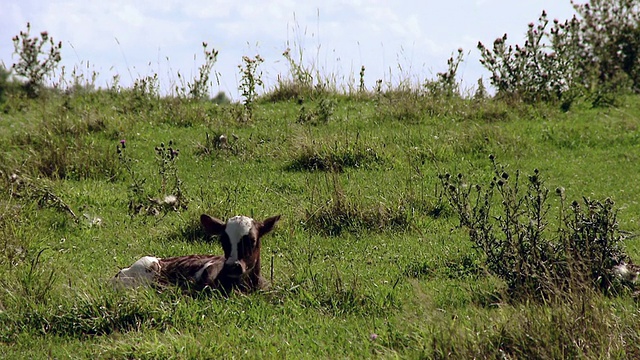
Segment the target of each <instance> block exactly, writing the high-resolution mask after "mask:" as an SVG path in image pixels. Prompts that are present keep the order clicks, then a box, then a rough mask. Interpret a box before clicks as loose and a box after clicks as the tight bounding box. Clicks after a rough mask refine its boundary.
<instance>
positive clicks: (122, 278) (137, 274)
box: [113, 256, 160, 287]
mask: <svg viewBox="0 0 640 360" xmlns="http://www.w3.org/2000/svg"><path fill="white" fill-rule="evenodd" d="M159 273H160V259H158V258H156V257H153V256H145V257H143V258H141V259H140V260H138V261H136V262H135V263H133V265H131V266H130V267H128V268H124V269H122V270H120V272H118V275H116V277H115V278H114V279H113V280H114V282H116V283H119V284H121V285H123V286H125V287H133V286H138V285H146V284H149V283H151V282H152V281H153V280H154V278H155V277H156V275H158V274H159Z"/></svg>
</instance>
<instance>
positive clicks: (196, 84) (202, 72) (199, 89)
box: [188, 42, 218, 100]
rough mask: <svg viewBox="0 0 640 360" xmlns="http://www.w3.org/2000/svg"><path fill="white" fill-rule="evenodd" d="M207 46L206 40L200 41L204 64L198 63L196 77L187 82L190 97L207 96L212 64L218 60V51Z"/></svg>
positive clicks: (202, 97)
mask: <svg viewBox="0 0 640 360" xmlns="http://www.w3.org/2000/svg"><path fill="white" fill-rule="evenodd" d="M208 47H209V45H208V44H207V43H206V42H203V43H202V48H203V51H204V64H202V65H200V68H199V69H198V70H199V71H198V77H197V78H195V79H193V82H192V83H190V84H188V87H189V96H190V97H191V98H192V99H196V100H201V99H206V98H208V97H209V86H210V85H209V78H210V77H211V70H212V69H213V65H214V64H215V63H216V61H218V51H217V50H215V49H211V50H209V49H208Z"/></svg>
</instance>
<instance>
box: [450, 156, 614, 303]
mask: <svg viewBox="0 0 640 360" xmlns="http://www.w3.org/2000/svg"><path fill="white" fill-rule="evenodd" d="M491 161H492V164H493V173H494V174H493V175H494V176H493V179H492V180H491V181H490V183H489V184H488V186H486V187H483V186H481V185H473V186H472V185H470V184H468V183H467V182H466V180H465V177H464V175H462V174H458V175H457V176H451V175H450V174H448V173H446V174H443V175H440V180H441V186H442V187H443V188H444V194H445V196H446V197H447V199H448V200H449V202H450V204H451V206H452V208H453V209H454V211H455V212H456V213H457V215H458V216H459V219H460V224H461V226H463V227H465V228H467V229H468V231H469V238H470V240H471V241H472V242H473V244H474V246H475V247H476V248H477V249H478V250H479V251H480V252H481V253H482V254H483V255H484V256H485V264H486V267H487V269H488V270H489V271H490V272H491V273H493V274H494V275H496V276H498V277H499V278H500V279H502V280H504V281H505V283H506V285H507V287H508V292H509V295H510V296H511V297H513V298H533V299H548V298H549V297H552V296H554V295H564V294H567V293H570V292H572V291H575V290H581V289H587V288H594V289H597V290H602V291H605V292H607V291H608V290H610V289H611V287H612V285H613V283H614V281H613V276H612V268H613V267H614V266H615V265H617V264H619V263H620V262H622V261H624V260H625V259H626V255H625V254H624V252H623V251H622V249H621V246H620V243H621V239H622V237H621V235H620V233H619V231H618V223H617V220H616V215H617V214H616V210H615V209H614V208H613V205H614V204H613V201H612V200H610V199H606V200H605V201H603V202H601V201H595V200H590V199H588V198H584V200H583V202H584V207H583V206H581V205H580V204H579V203H578V202H577V201H574V202H573V203H572V204H571V206H570V208H569V213H568V214H565V213H564V210H565V209H564V189H562V188H558V189H557V190H556V194H557V195H558V196H559V197H560V199H561V204H560V212H561V213H560V217H559V219H557V223H558V224H559V227H558V230H557V232H556V234H557V236H556V237H554V236H552V235H551V234H549V230H548V225H549V210H550V205H549V204H548V199H549V189H547V187H546V186H545V185H544V182H543V180H542V178H541V175H540V173H539V171H538V170H537V169H536V170H534V172H533V174H531V175H529V176H527V177H526V180H525V184H524V186H523V184H522V181H521V176H520V171H516V172H515V174H509V173H508V172H507V171H506V169H505V167H504V166H501V165H498V164H496V162H495V159H494V157H493V156H491Z"/></svg>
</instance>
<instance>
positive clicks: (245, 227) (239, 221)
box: [225, 216, 253, 264]
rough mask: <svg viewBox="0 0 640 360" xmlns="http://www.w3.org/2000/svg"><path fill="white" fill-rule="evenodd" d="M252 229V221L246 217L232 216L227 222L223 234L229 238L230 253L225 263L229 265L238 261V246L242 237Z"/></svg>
mask: <svg viewBox="0 0 640 360" xmlns="http://www.w3.org/2000/svg"><path fill="white" fill-rule="evenodd" d="M252 227H253V219H252V218H250V217H246V216H234V217H232V218H231V219H229V220H228V221H227V226H226V227H225V232H226V233H227V236H229V243H230V245H231V253H230V254H229V258H228V259H227V261H226V262H227V263H229V264H231V263H234V262H236V261H238V246H239V244H240V241H242V238H243V237H244V236H247V235H249V233H250V232H251V228H252Z"/></svg>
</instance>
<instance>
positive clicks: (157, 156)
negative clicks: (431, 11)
mask: <svg viewBox="0 0 640 360" xmlns="http://www.w3.org/2000/svg"><path fill="white" fill-rule="evenodd" d="M143 95H144V94H140V93H136V92H135V91H123V92H122V93H119V94H114V93H110V92H100V91H97V92H87V93H81V92H79V93H74V94H72V95H63V96H56V97H48V98H46V99H38V100H28V99H23V100H22V101H14V102H13V103H11V104H13V105H12V106H15V107H12V108H10V109H8V110H7V111H5V113H4V114H3V117H2V122H1V123H0V126H1V129H2V130H1V132H0V134H1V136H2V141H1V142H0V143H1V144H2V145H1V146H2V153H3V154H4V156H3V160H2V165H3V166H2V169H3V172H2V182H3V186H2V189H3V191H2V207H1V209H2V213H1V214H2V216H1V217H0V221H1V222H0V224H1V227H0V229H2V248H3V249H2V257H1V265H2V267H1V271H2V276H1V277H0V279H2V280H1V281H2V289H3V290H2V292H1V294H0V310H1V312H0V317H1V318H2V321H1V323H2V325H1V328H0V337H1V339H2V347H1V348H0V351H1V352H2V354H3V356H4V357H8V358H14V357H18V358H20V357H36V358H41V357H56V358H58V357H99V358H158V357H161V358H167V357H176V358H195V357H198V358H201V357H220V356H225V357H242V358H246V357H248V358H261V357H278V358H287V357H293V358H299V357H325V358H327V357H328V358H341V357H375V356H381V357H395V356H400V357H410V358H411V357H428V358H439V357H473V356H477V357H481V358H495V357H499V356H502V355H501V354H503V355H504V356H506V357H507V358H510V357H512V356H513V357H516V358H519V357H524V356H527V357H528V356H532V357H537V358H557V357H586V358H632V357H634V356H635V355H637V354H638V351H639V349H638V345H637V344H638V343H637V340H638V335H637V334H638V325H637V321H636V319H637V316H638V310H637V305H636V303H635V301H634V299H633V296H632V295H631V294H630V293H624V292H623V293H621V294H615V295H608V296H607V295H602V294H597V293H593V294H590V295H589V296H576V297H575V298H571V299H565V300H563V301H549V302H546V303H544V302H543V303H539V302H535V301H532V302H528V301H525V302H521V301H510V300H509V299H508V297H506V296H505V295H504V292H505V291H504V290H505V286H504V284H503V283H502V282H501V281H500V280H499V279H498V278H496V277H495V276H493V275H491V274H489V273H488V272H487V271H486V269H485V268H484V266H483V262H482V256H481V254H479V252H478V251H476V250H475V249H474V248H473V244H472V243H471V241H470V240H469V237H468V233H467V232H465V231H464V229H463V228H461V227H460V226H459V220H458V218H457V217H456V216H455V215H454V212H453V211H452V209H451V206H450V205H449V204H447V203H446V200H445V199H443V197H442V191H441V190H438V187H439V185H438V184H439V181H438V175H439V174H440V173H443V172H445V171H447V172H451V173H458V172H460V173H464V174H465V176H467V177H469V178H471V179H474V181H476V182H478V183H482V182H483V181H486V179H487V177H490V176H491V162H490V160H489V156H490V155H494V156H495V158H496V159H498V160H499V162H500V163H502V164H506V166H507V168H508V169H511V170H512V171H515V169H521V170H522V171H523V172H525V173H531V172H532V171H533V170H534V169H539V171H540V174H541V176H542V177H543V178H544V181H545V184H546V186H547V187H549V188H551V189H554V188H555V187H560V186H562V187H563V188H564V189H565V193H566V197H567V198H568V199H578V200H579V199H580V198H581V197H583V196H586V197H590V198H594V199H604V198H606V197H610V198H612V199H613V200H614V201H615V205H616V208H617V209H619V212H618V221H619V224H620V228H621V229H622V230H624V231H626V232H628V233H629V234H637V232H638V224H637V221H638V217H637V214H638V213H639V212H640V209H639V206H640V205H639V204H638V194H640V188H639V185H638V182H637V176H636V173H637V169H636V167H635V164H636V163H637V161H638V156H639V155H638V154H640V153H639V152H638V144H639V141H640V132H639V130H638V125H639V120H638V119H639V118H640V101H639V99H638V98H637V97H636V96H630V97H627V98H625V99H624V102H623V103H622V104H621V105H620V106H618V107H615V108H596V109H594V108H591V107H588V106H583V107H581V106H579V105H578V106H575V108H574V109H572V110H571V111H568V112H563V111H561V110H560V109H557V108H556V107H554V106H545V105H536V106H527V105H521V104H520V105H518V104H513V105H512V104H509V103H506V102H503V101H499V100H493V99H480V100H474V99H466V100H464V99H445V100H442V99H435V100H434V99H429V98H427V97H420V95H418V94H416V93H413V92H406V93H392V92H390V93H388V94H381V95H379V96H367V97H363V96H360V97H358V96H345V95H338V94H334V93H326V94H323V95H321V96H320V95H318V98H310V99H305V100H302V101H298V100H295V99H294V100H286V101H277V102H271V101H258V102H257V103H256V106H255V110H254V111H255V113H254V118H253V119H251V120H239V118H238V114H239V113H242V106H241V105H239V104H226V105H224V104H223V105H219V104H213V103H211V102H208V101H199V102H198V101H186V100H184V101H178V100H175V99H162V98H159V97H153V96H151V97H149V96H143ZM322 101H324V102H330V104H331V109H330V110H331V111H329V112H327V114H328V115H327V114H325V115H327V116H326V119H323V116H321V113H322V111H320V109H321V107H320V103H321V102H322ZM323 106H326V104H325V105H323ZM303 108H304V109H303ZM302 112H308V113H309V114H311V115H313V116H312V117H311V118H309V117H304V118H303V120H301V116H300V114H301V113H302ZM222 134H224V135H225V136H227V138H228V141H226V142H222V143H221V142H220V141H219V136H220V135H222ZM123 143H124V148H123V146H122V144H123ZM169 147H171V148H172V150H173V151H174V153H177V154H178V155H176V156H175V157H171V156H167V155H166V154H167V150H165V149H168V148H169ZM176 189H179V194H180V195H179V203H177V204H176V203H171V204H165V203H163V202H162V201H161V200H162V199H163V197H164V196H165V195H167V194H171V193H173V194H178V192H176ZM136 204H138V206H137V205H136ZM550 204H551V210H550V213H551V215H552V216H550V217H551V218H553V215H554V214H555V212H557V211H558V207H559V200H558V199H555V198H554V199H551V200H550ZM202 213H207V214H210V215H213V216H217V217H220V218H228V217H231V216H233V215H236V214H246V215H249V216H252V217H255V218H258V219H262V218H265V217H267V216H271V215H275V214H282V216H283V221H281V222H280V223H279V224H278V226H277V229H276V230H275V232H274V233H273V234H270V235H269V236H268V237H267V238H265V239H264V242H263V250H262V259H263V260H262V262H263V265H262V267H263V272H264V273H265V274H267V277H268V278H269V279H270V280H271V282H272V285H271V288H270V289H269V290H267V291H264V292H260V293H255V294H250V295H238V294H235V295H232V296H230V297H224V296H203V297H195V298H194V297H185V296H183V295H182V294H180V293H179V292H177V291H176V292H172V291H165V292H162V293H158V292H156V291H154V290H150V289H136V290H131V291H120V290H114V289H113V288H112V287H111V285H110V282H109V280H110V277H112V276H113V275H114V274H115V273H116V272H117V271H118V269H119V268H122V267H125V266H128V265H129V264H131V263H132V262H133V261H135V260H136V259H138V258H139V257H141V256H144V255H148V254H152V255H155V256H160V257H168V256H175V255H184V254H193V253H221V248H220V246H219V245H218V244H217V243H216V241H215V239H210V238H207V237H206V236H205V235H204V233H203V232H202V231H201V230H200V227H199V224H198V219H199V215H200V214H202ZM552 222H553V220H552ZM550 236H553V231H551V232H550ZM624 248H625V250H626V252H627V253H628V254H629V255H630V256H631V258H632V259H633V258H637V256H638V245H637V239H636V238H634V237H632V236H631V237H630V238H629V239H628V240H626V241H625V242H624Z"/></svg>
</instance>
